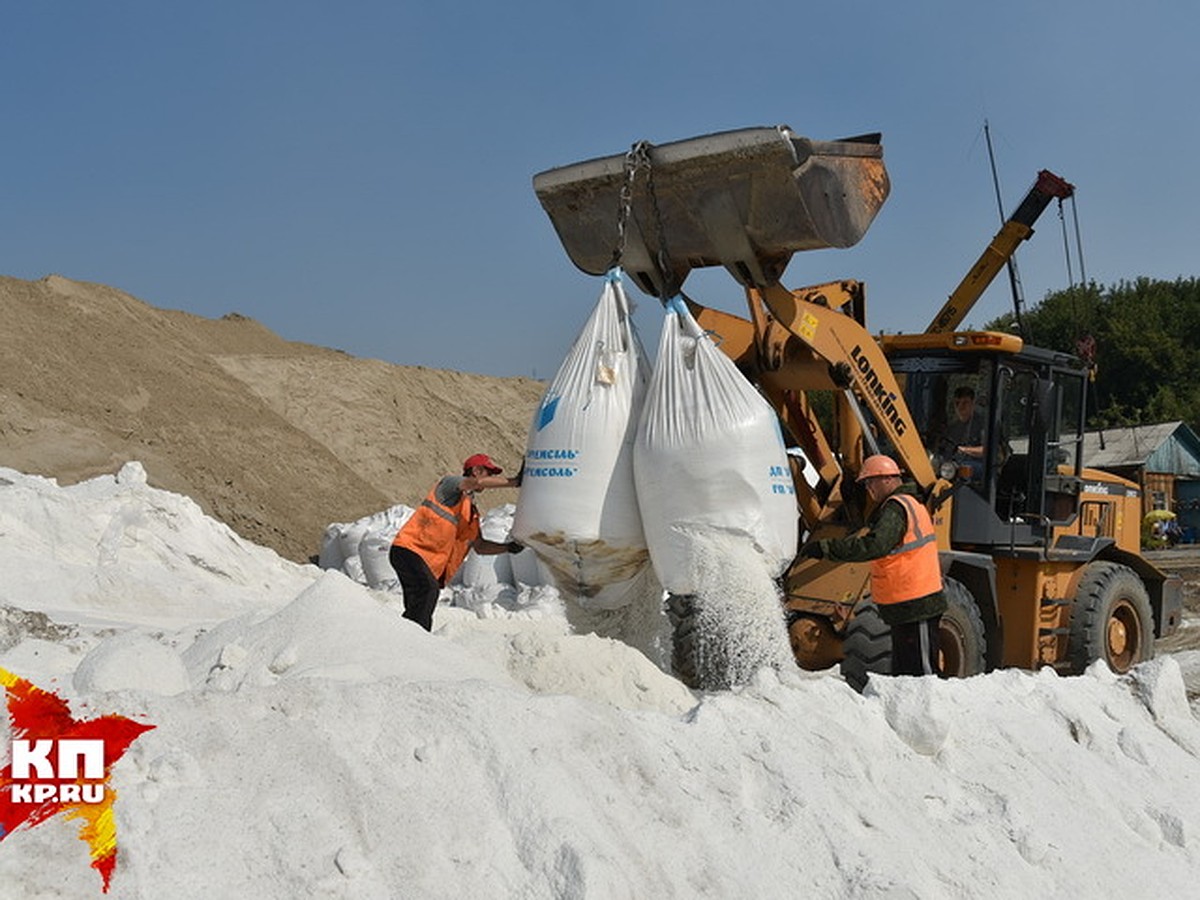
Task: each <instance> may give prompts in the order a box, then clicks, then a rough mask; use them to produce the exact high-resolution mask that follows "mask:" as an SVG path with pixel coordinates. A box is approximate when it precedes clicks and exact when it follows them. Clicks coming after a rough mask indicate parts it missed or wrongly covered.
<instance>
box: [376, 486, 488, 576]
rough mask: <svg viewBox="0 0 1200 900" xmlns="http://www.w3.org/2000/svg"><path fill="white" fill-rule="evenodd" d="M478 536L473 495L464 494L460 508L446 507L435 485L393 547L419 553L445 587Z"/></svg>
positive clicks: (397, 535)
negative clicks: (438, 495)
mask: <svg viewBox="0 0 1200 900" xmlns="http://www.w3.org/2000/svg"><path fill="white" fill-rule="evenodd" d="M439 483H440V482H439ZM477 537H479V513H478V512H477V511H476V509H475V504H474V503H472V502H471V495H470V494H468V493H467V492H466V491H463V495H462V499H461V500H459V501H458V503H457V504H456V505H454V506H445V505H443V504H442V503H440V502H439V501H438V499H437V485H436V484H435V485H434V486H433V487H432V488H430V489H429V493H428V494H427V495H426V496H425V499H424V500H422V501H421V505H420V506H418V507H417V509H416V511H415V512H413V514H412V515H411V516H410V517H409V519H408V521H407V522H405V523H404V527H403V528H401V529H400V531H399V532H398V533H397V534H396V539H395V540H394V541H392V544H393V546H396V547H405V548H407V549H409V550H411V551H413V552H414V553H416V554H418V555H419V556H420V557H421V558H422V559H423V560H425V564H426V565H428V566H429V571H430V572H432V573H433V577H434V578H436V579H437V580H438V581H439V582H440V583H441V584H443V585H444V584H445V583H446V582H448V581H449V580H450V579H451V578H453V577H454V573H455V572H457V571H458V567H459V566H460V565H462V561H463V560H464V559H465V558H466V556H467V551H468V550H469V549H470V547H471V542H472V541H473V540H475V538H477Z"/></svg>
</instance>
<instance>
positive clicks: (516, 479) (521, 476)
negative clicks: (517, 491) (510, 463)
mask: <svg viewBox="0 0 1200 900" xmlns="http://www.w3.org/2000/svg"><path fill="white" fill-rule="evenodd" d="M524 480H525V460H524V459H522V460H521V468H519V469H517V474H516V475H514V476H513V487H520V486H521V482H522V481H524Z"/></svg>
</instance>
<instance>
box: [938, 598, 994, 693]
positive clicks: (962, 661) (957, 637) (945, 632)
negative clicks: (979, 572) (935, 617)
mask: <svg viewBox="0 0 1200 900" xmlns="http://www.w3.org/2000/svg"><path fill="white" fill-rule="evenodd" d="M943 590H944V592H945V594H946V611H945V612H944V613H942V618H941V621H940V622H939V623H938V660H939V664H940V665H939V668H940V669H941V673H942V675H943V676H945V677H947V678H967V677H968V676H971V675H978V674H980V673H981V672H983V671H985V670H986V669H987V637H986V633H985V630H984V627H983V614H982V613H981V612H980V611H979V604H978V603H976V602H975V598H974V597H973V596H971V592H970V591H968V590H967V589H966V588H965V587H964V586H963V585H962V583H961V582H958V581H955V580H954V579H953V578H947V579H946V582H945V586H944V588H943Z"/></svg>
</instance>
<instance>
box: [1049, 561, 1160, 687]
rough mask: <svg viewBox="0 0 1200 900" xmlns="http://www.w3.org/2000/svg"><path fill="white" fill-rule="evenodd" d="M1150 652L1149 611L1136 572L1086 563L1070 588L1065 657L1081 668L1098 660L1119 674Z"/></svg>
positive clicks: (1108, 564)
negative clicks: (1072, 595) (1072, 589)
mask: <svg viewBox="0 0 1200 900" xmlns="http://www.w3.org/2000/svg"><path fill="white" fill-rule="evenodd" d="M1153 656H1154V612H1153V611H1152V610H1151V608H1150V596H1149V594H1147V592H1146V586H1145V585H1144V584H1143V583H1142V580H1141V579H1140V578H1139V577H1138V576H1137V573H1136V572H1134V571H1133V569H1131V568H1129V567H1128V566H1122V565H1120V564H1118V563H1112V562H1104V561H1096V562H1092V563H1088V565H1087V568H1085V569H1084V571H1083V574H1082V576H1081V577H1080V579H1079V586H1078V587H1077V588H1076V590H1075V606H1074V609H1073V610H1072V611H1071V633H1070V637H1069V639H1068V643H1067V658H1068V661H1069V662H1070V665H1071V671H1072V672H1074V673H1076V674H1079V673H1082V672H1083V671H1084V670H1085V669H1086V668H1087V667H1088V666H1089V665H1091V664H1092V663H1093V662H1095V661H1096V660H1098V659H1102V660H1104V661H1105V662H1106V663H1107V664H1108V667H1109V668H1110V669H1112V670H1113V671H1114V672H1116V673H1117V674H1124V673H1125V672H1128V671H1129V670H1130V669H1132V668H1133V667H1134V666H1136V665H1137V664H1138V663H1140V662H1145V661H1146V660H1148V659H1151V658H1153Z"/></svg>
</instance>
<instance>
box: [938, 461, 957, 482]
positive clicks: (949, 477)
mask: <svg viewBox="0 0 1200 900" xmlns="http://www.w3.org/2000/svg"><path fill="white" fill-rule="evenodd" d="M956 475H958V466H956V465H955V464H954V460H952V459H945V460H942V464H941V465H940V466H938V476H939V477H940V478H944V479H946V481H953V480H954V477H955V476H956Z"/></svg>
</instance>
